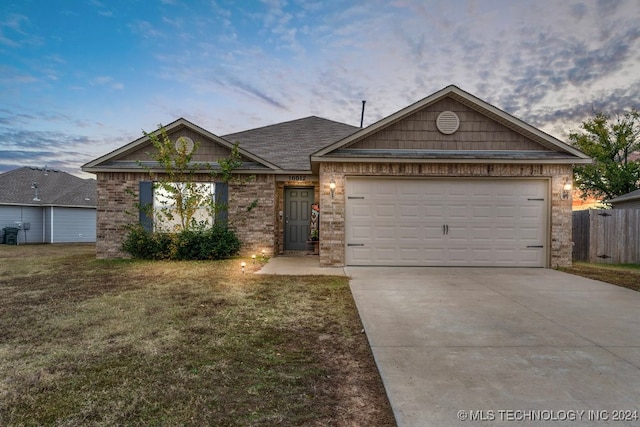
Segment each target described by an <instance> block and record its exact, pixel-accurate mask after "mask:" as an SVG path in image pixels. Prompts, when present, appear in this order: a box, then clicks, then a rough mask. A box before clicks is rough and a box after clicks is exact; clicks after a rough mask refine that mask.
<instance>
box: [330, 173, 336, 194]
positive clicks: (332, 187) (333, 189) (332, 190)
mask: <svg viewBox="0 0 640 427" xmlns="http://www.w3.org/2000/svg"><path fill="white" fill-rule="evenodd" d="M329 192H330V193H331V198H332V199H333V197H334V196H335V195H336V181H335V179H333V176H332V177H331V181H329Z"/></svg>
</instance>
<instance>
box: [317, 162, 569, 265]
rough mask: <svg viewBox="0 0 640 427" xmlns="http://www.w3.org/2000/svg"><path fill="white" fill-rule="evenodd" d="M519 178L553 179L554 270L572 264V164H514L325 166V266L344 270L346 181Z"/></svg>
mask: <svg viewBox="0 0 640 427" xmlns="http://www.w3.org/2000/svg"><path fill="white" fill-rule="evenodd" d="M348 176H397V177H425V178H428V177H438V178H443V177H446V178H453V177H460V178H463V177H468V178H474V177H476V178H479V177H496V178H504V177H514V178H528V177H534V178H548V179H549V180H550V182H551V184H550V190H551V204H550V210H551V212H550V219H549V227H550V230H549V242H550V251H549V254H548V256H549V260H548V262H549V266H550V267H553V268H555V267H564V266H570V265H571V252H572V249H573V242H572V240H571V197H569V198H568V199H567V200H562V197H561V193H562V188H563V185H564V183H565V181H566V180H569V181H571V179H572V166H571V165H564V164H560V165H553V164H551V165H515V164H453V163H452V164H429V163H421V164H408V163H355V162H354V163H322V164H321V165H320V183H319V187H320V205H321V215H320V264H321V265H323V266H343V265H344V259H345V253H344V251H345V241H344V236H345V233H344V227H345V193H344V189H345V177H348ZM332 178H333V179H334V180H335V182H336V190H335V196H334V198H331V195H330V191H329V181H330V180H331V179H332Z"/></svg>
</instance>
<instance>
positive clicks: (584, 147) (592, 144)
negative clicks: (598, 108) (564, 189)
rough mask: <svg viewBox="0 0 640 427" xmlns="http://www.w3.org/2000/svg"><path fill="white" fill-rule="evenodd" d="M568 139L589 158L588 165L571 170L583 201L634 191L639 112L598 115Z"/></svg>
mask: <svg viewBox="0 0 640 427" xmlns="http://www.w3.org/2000/svg"><path fill="white" fill-rule="evenodd" d="M569 140H570V141H571V144H572V145H573V146H574V147H576V148H578V149H580V150H581V151H583V152H584V153H586V154H587V155H589V156H590V157H591V158H593V163H592V164H590V165H581V166H576V167H575V169H574V178H575V185H576V187H577V188H578V189H579V190H580V191H581V192H582V194H583V196H584V197H585V198H586V197H587V196H589V195H591V196H593V197H596V198H598V199H601V200H603V201H605V202H606V201H607V200H611V199H613V198H614V197H617V196H621V195H623V194H626V193H629V192H631V191H633V190H636V189H637V188H638V185H639V184H640V160H639V159H638V155H639V154H640V153H638V152H639V151H640V112H638V111H637V110H631V111H629V112H626V113H624V114H623V115H619V116H617V117H616V118H615V119H612V118H611V117H609V116H608V115H606V114H603V113H598V114H596V115H595V117H594V118H592V119H589V120H587V121H585V122H584V123H583V124H582V126H581V131H580V132H576V133H571V134H570V135H569ZM634 158H635V160H634Z"/></svg>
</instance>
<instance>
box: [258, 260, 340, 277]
mask: <svg viewBox="0 0 640 427" xmlns="http://www.w3.org/2000/svg"><path fill="white" fill-rule="evenodd" d="M256 274H284V275H292V276H307V275H313V276H345V272H344V268H342V267H320V259H319V258H318V255H304V256H277V257H274V258H271V259H270V260H269V262H268V263H266V264H265V265H264V267H262V268H261V269H260V270H259V271H257V272H256Z"/></svg>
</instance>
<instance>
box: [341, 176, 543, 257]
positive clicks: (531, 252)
mask: <svg viewBox="0 0 640 427" xmlns="http://www.w3.org/2000/svg"><path fill="white" fill-rule="evenodd" d="M346 196H347V200H346V218H345V219H346V223H345V239H346V254H345V255H346V263H347V265H385V266H395V265H411V266H500V267H506V266H512V267H516V266H517V267H545V266H546V259H547V250H548V244H547V234H548V233H547V217H548V191H547V181H545V180H515V179H500V180H489V179H446V180H442V179H380V178H375V179H374V178H348V179H347V183H346Z"/></svg>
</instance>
